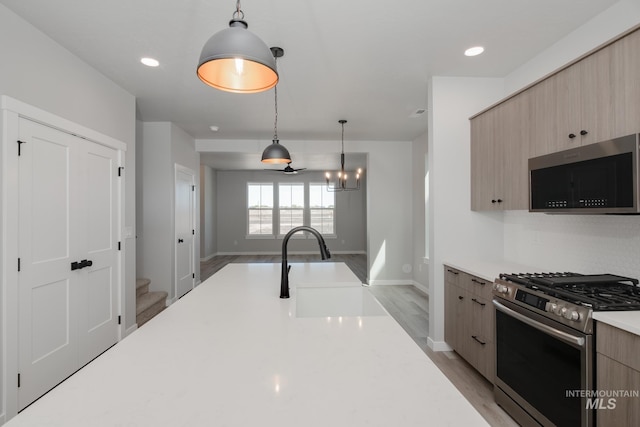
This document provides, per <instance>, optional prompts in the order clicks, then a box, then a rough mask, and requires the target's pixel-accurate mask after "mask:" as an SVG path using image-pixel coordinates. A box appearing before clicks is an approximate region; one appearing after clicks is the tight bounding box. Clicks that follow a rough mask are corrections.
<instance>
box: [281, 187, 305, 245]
mask: <svg viewBox="0 0 640 427" xmlns="http://www.w3.org/2000/svg"><path fill="white" fill-rule="evenodd" d="M277 184H278V191H277V193H278V198H277V202H276V201H274V205H277V206H276V207H275V208H274V209H276V210H277V219H276V222H277V228H276V231H277V233H276V238H279V239H282V238H284V236H285V235H286V234H287V233H288V232H289V230H290V229H289V230H287V233H281V228H282V220H281V218H282V216H281V214H280V213H281V211H282V210H299V211H301V212H302V224H301V225H307V224H308V221H307V217H308V215H309V214H308V204H309V203H308V200H309V196H308V191H307V183H305V182H278V183H277ZM281 186H289V187H293V186H301V187H302V208H294V207H284V208H283V207H280V187H281ZM295 227H297V225H296V226H295ZM292 228H293V227H292ZM304 237H305V235H304V234H294V235H293V236H291V238H294V239H300V238H304Z"/></svg>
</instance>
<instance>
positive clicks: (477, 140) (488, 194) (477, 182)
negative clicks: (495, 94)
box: [471, 109, 502, 211]
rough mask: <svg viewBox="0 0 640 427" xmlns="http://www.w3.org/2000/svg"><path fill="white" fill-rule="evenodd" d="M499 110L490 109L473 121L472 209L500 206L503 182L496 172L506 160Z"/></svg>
mask: <svg viewBox="0 0 640 427" xmlns="http://www.w3.org/2000/svg"><path fill="white" fill-rule="evenodd" d="M497 115H498V110H496V109H494V110H489V111H487V112H486V113H484V114H482V115H480V116H478V117H476V118H474V119H473V120H471V209H472V210H474V211H477V210H495V209H498V204H497V196H496V194H497V193H499V192H500V191H501V188H498V187H501V186H502V181H501V180H500V179H499V178H498V176H497V175H496V173H495V172H496V171H497V169H498V168H500V167H501V166H502V162H501V161H500V159H498V157H499V156H501V152H500V151H501V150H500V149H499V148H498V147H497V145H496V141H497V139H496V127H497V126H496V120H495V119H496V117H497Z"/></svg>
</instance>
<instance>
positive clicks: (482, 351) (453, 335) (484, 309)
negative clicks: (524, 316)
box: [444, 266, 495, 382]
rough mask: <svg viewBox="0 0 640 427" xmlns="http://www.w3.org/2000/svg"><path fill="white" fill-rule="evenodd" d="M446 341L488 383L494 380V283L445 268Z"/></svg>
mask: <svg viewBox="0 0 640 427" xmlns="http://www.w3.org/2000/svg"><path fill="white" fill-rule="evenodd" d="M444 268H445V323H444V338H445V341H446V342H447V344H449V345H450V346H451V347H452V348H453V349H454V350H455V351H456V352H457V353H458V354H459V355H460V356H461V357H462V358H464V359H465V360H466V361H467V362H469V364H471V366H473V367H474V368H475V369H477V370H478V372H480V373H481V374H482V375H483V376H484V377H486V378H487V379H488V380H489V381H491V382H493V378H494V370H495V368H494V364H495V363H494V354H495V350H494V345H493V335H494V324H495V323H494V322H495V321H494V314H493V308H492V305H491V288H492V285H493V283H492V282H488V281H486V280H484V279H481V278H478V277H475V276H472V275H470V274H466V273H464V272H462V271H460V270H457V269H455V268H452V267H449V266H445V267H444Z"/></svg>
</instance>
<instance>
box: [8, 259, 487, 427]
mask: <svg viewBox="0 0 640 427" xmlns="http://www.w3.org/2000/svg"><path fill="white" fill-rule="evenodd" d="M345 268H346V265H344V264H341V265H335V263H313V264H293V267H292V270H291V278H292V281H291V283H292V289H291V295H292V298H290V299H280V298H279V297H278V296H279V292H280V264H229V265H227V266H226V267H224V268H223V269H222V270H220V271H219V272H218V273H216V274H215V275H213V276H212V277H211V278H209V279H207V280H206V281H205V282H203V283H202V284H201V285H200V286H198V287H197V288H196V289H194V290H193V291H191V292H190V293H188V294H187V295H185V296H184V297H183V298H181V299H180V300H178V301H177V302H176V303H174V304H173V305H171V306H170V307H168V308H167V309H166V310H165V311H163V312H162V313H160V314H159V315H158V316H157V317H155V318H154V319H153V320H151V321H150V322H149V323H147V324H145V325H144V326H143V327H141V328H140V329H139V330H137V331H135V332H134V333H132V334H131V335H130V336H129V337H127V338H126V339H124V340H122V341H121V342H120V343H119V344H117V345H115V346H114V347H112V348H111V349H110V350H108V351H107V352H105V353H104V354H103V355H101V356H100V357H98V358H97V359H96V360H94V361H93V362H91V363H90V364H89V365H87V366H86V367H84V368H83V369H81V370H80V371H79V372H77V373H76V374H74V375H73V376H72V377H70V378H69V379H67V380H66V381H65V382H63V383H62V384H61V385H59V386H58V387H56V388H55V389H53V390H52V391H51V392H49V393H48V394H47V395H45V396H44V397H43V398H41V399H39V400H38V401H36V402H35V403H34V404H32V405H31V406H30V407H28V408H27V409H25V410H24V411H23V412H21V413H20V414H18V415H17V416H16V417H14V418H13V419H11V420H10V421H9V422H8V423H7V424H6V425H7V426H8V427H17V426H65V427H73V426H78V427H80V426H82V427H86V426H109V427H111V426H154V427H155V426H171V427H175V426H190V427H192V426H242V427H246V426H296V427H299V426H305V427H309V426H323V427H326V426H349V427H357V426H384V427H388V426H403V427H406V426H421V427H422V426H425V425H434V426H436V425H437V426H482V425H488V424H487V423H486V422H485V421H484V419H483V418H482V417H481V416H480V414H479V413H478V412H477V411H476V410H475V409H474V408H473V407H472V406H471V404H470V403H469V402H468V401H467V400H466V399H465V398H464V397H463V396H462V395H461V394H460V392H458V390H456V388H455V387H454V386H453V385H452V384H451V383H450V382H449V381H448V380H447V378H446V377H445V376H444V375H443V374H442V372H440V370H439V369H438V368H437V367H436V366H435V365H434V364H433V362H432V361H431V360H430V359H429V358H428V357H427V356H426V355H425V354H424V352H423V351H422V350H421V349H420V348H419V347H418V346H417V345H416V344H415V343H414V342H413V340H412V339H411V338H410V337H409V336H408V335H407V334H406V333H405V332H404V330H403V329H402V328H401V327H400V326H399V325H398V323H397V322H396V321H395V320H394V319H393V318H392V317H391V316H388V315H378V316H370V317H368V316H364V317H357V316H354V317H342V318H339V317H306V318H298V317H296V314H295V313H296V310H295V305H296V289H295V288H294V285H295V284H296V283H300V284H302V285H305V284H306V285H307V286H311V285H309V283H316V284H318V285H322V284H323V283H325V281H326V280H327V278H330V277H332V278H334V279H335V280H336V282H335V283H338V284H341V285H339V286H343V285H344V284H347V286H353V285H352V283H353V281H354V280H355V281H356V282H357V279H355V276H354V275H353V274H352V273H350V271H348V268H346V270H345ZM348 273H349V274H348ZM298 275H299V276H298ZM350 283H351V285H349V284H350ZM363 290H364V291H366V292H368V289H366V288H363ZM347 291H348V292H351V291H350V290H349V289H347ZM300 292H302V290H300Z"/></svg>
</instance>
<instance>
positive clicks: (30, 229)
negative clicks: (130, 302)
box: [18, 119, 117, 410]
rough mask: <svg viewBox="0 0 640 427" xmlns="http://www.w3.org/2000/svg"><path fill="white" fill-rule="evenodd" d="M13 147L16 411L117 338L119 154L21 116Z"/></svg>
mask: <svg viewBox="0 0 640 427" xmlns="http://www.w3.org/2000/svg"><path fill="white" fill-rule="evenodd" d="M20 140H21V141H23V142H24V143H23V144H21V150H20V151H21V154H20V157H19V161H18V162H19V184H18V187H19V196H18V197H19V239H18V240H19V243H18V246H19V248H18V252H19V255H20V272H19V274H18V287H19V296H18V298H19V303H18V320H19V326H18V342H19V344H18V370H19V374H20V384H19V388H18V410H21V409H23V408H24V407H26V406H27V405H29V404H30V403H31V402H33V400H35V399H37V398H38V397H40V396H41V395H42V394H44V393H46V392H47V391H48V390H49V389H51V388H52V387H54V386H56V385H57V384H58V383H59V382H61V381H63V380H64V379H65V378H66V377H68V376H69V375H71V374H72V373H73V372H75V371H76V370H77V369H79V368H80V367H81V366H82V365H84V364H85V363H87V362H88V361H90V360H91V359H93V358H94V357H95V356H97V355H98V354H100V353H101V352H102V351H104V350H105V349H106V348H108V347H109V346H111V345H113V344H114V343H115V342H116V341H117V315H116V314H115V311H116V307H117V305H116V297H117V289H116V283H117V274H116V272H115V270H116V269H117V262H116V261H117V260H116V257H117V252H116V251H117V248H115V247H114V245H115V244H116V241H115V237H116V236H117V235H116V234H115V233H116V213H117V211H116V209H117V203H116V200H115V194H114V193H115V176H114V172H115V170H116V169H115V168H116V165H115V156H116V154H117V152H116V151H115V150H113V149H109V148H106V147H102V146H99V145H97V144H94V143H92V142H89V141H85V140H82V139H80V138H77V137H75V136H72V135H70V134H67V133H64V132H61V131H58V130H55V129H52V128H49V127H47V126H43V125H40V124H37V123H35V122H32V121H29V120H26V119H21V120H20ZM83 260H86V261H87V263H86V264H84V265H86V267H84V268H77V269H72V263H74V262H75V263H80V262H81V261H83ZM89 261H91V263H89ZM88 264H92V265H88Z"/></svg>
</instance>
